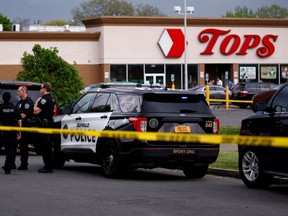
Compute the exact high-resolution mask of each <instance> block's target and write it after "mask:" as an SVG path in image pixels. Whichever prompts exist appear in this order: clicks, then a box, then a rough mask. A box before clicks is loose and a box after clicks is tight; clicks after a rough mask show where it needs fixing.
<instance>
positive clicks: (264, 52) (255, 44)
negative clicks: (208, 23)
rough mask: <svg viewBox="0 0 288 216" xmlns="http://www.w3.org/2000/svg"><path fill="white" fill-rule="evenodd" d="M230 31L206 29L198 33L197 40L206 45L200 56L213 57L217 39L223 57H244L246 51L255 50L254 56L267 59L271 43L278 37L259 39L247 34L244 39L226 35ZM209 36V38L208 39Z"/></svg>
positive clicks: (271, 51)
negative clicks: (234, 55) (233, 55)
mask: <svg viewBox="0 0 288 216" xmlns="http://www.w3.org/2000/svg"><path fill="white" fill-rule="evenodd" d="M230 31H231V30H227V31H224V30H219V29H206V30H203V31H202V32H200V34H199V35H198V40H199V41H200V42H201V43H207V47H206V49H205V50H204V52H201V53H200V54H201V55H213V54H214V52H213V50H214V48H215V44H216V42H217V41H218V39H219V38H221V40H222V42H221V44H220V47H219V49H220V52H221V54H223V55H226V56H228V55H232V54H234V53H235V54H236V55H246V54H247V51H249V50H251V49H255V48H256V50H255V51H256V55H257V56H258V57H260V58H267V57H269V56H271V55H272V54H273V53H274V51H275V47H274V45H273V42H276V40H277V38H278V35H272V34H268V35H265V36H264V37H262V38H261V37H260V36H259V35H257V34H247V35H244V38H241V37H240V36H239V35H237V34H228V33H229V32H230ZM209 36H210V37H209Z"/></svg>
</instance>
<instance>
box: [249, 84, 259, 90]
mask: <svg viewBox="0 0 288 216" xmlns="http://www.w3.org/2000/svg"><path fill="white" fill-rule="evenodd" d="M246 89H247V90H248V91H260V85H259V84H257V83H249V84H247V85H246Z"/></svg>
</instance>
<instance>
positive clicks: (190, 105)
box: [143, 93, 211, 114]
mask: <svg viewBox="0 0 288 216" xmlns="http://www.w3.org/2000/svg"><path fill="white" fill-rule="evenodd" d="M143 111H144V112H147V113H169V112H170V113H183V114H184V113H211V110H210V109H209V107H208V106H207V104H206V101H205V99H203V97H202V96H201V95H188V94H187V95H186V94H149V93H148V94H145V95H144V99H143Z"/></svg>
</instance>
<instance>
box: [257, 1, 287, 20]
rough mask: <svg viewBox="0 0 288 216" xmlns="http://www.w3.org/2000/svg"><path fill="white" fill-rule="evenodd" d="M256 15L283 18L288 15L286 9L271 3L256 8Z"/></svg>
mask: <svg viewBox="0 0 288 216" xmlns="http://www.w3.org/2000/svg"><path fill="white" fill-rule="evenodd" d="M256 15H257V17H259V18H285V17H288V9H287V8H281V7H280V6H279V5H276V4H273V5H271V7H261V8H258V9H257V10H256Z"/></svg>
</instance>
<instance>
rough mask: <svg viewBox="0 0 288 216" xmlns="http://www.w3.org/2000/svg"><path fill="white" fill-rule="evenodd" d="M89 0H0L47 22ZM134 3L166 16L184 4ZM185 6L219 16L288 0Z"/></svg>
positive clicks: (4, 7) (10, 10)
mask: <svg viewBox="0 0 288 216" xmlns="http://www.w3.org/2000/svg"><path fill="white" fill-rule="evenodd" d="M87 1H88V0H0V13H1V14H2V15H4V16H6V17H7V18H8V19H10V20H12V21H13V19H15V18H17V17H19V18H28V19H30V21H31V22H33V21H37V20H40V21H41V22H47V21H50V20H55V19H63V20H66V21H71V20H72V13H71V11H72V9H75V8H76V7H79V6H80V4H81V3H83V2H87ZM126 1H128V2H131V3H132V4H133V5H135V6H136V5H138V4H149V5H152V6H155V7H157V8H159V10H160V11H161V12H162V13H164V14H166V15H167V16H177V14H176V13H174V12H173V6H181V7H182V8H183V7H184V0H126ZM186 2H187V6H193V7H194V8H195V12H194V14H193V15H191V16H193V17H222V16H223V15H225V14H226V12H227V11H233V12H234V8H235V7H236V6H240V7H244V6H245V7H247V8H251V9H252V10H253V11H254V10H255V9H257V8H260V7H262V6H271V5H272V4H278V5H279V6H281V7H286V8H288V0H186Z"/></svg>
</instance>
